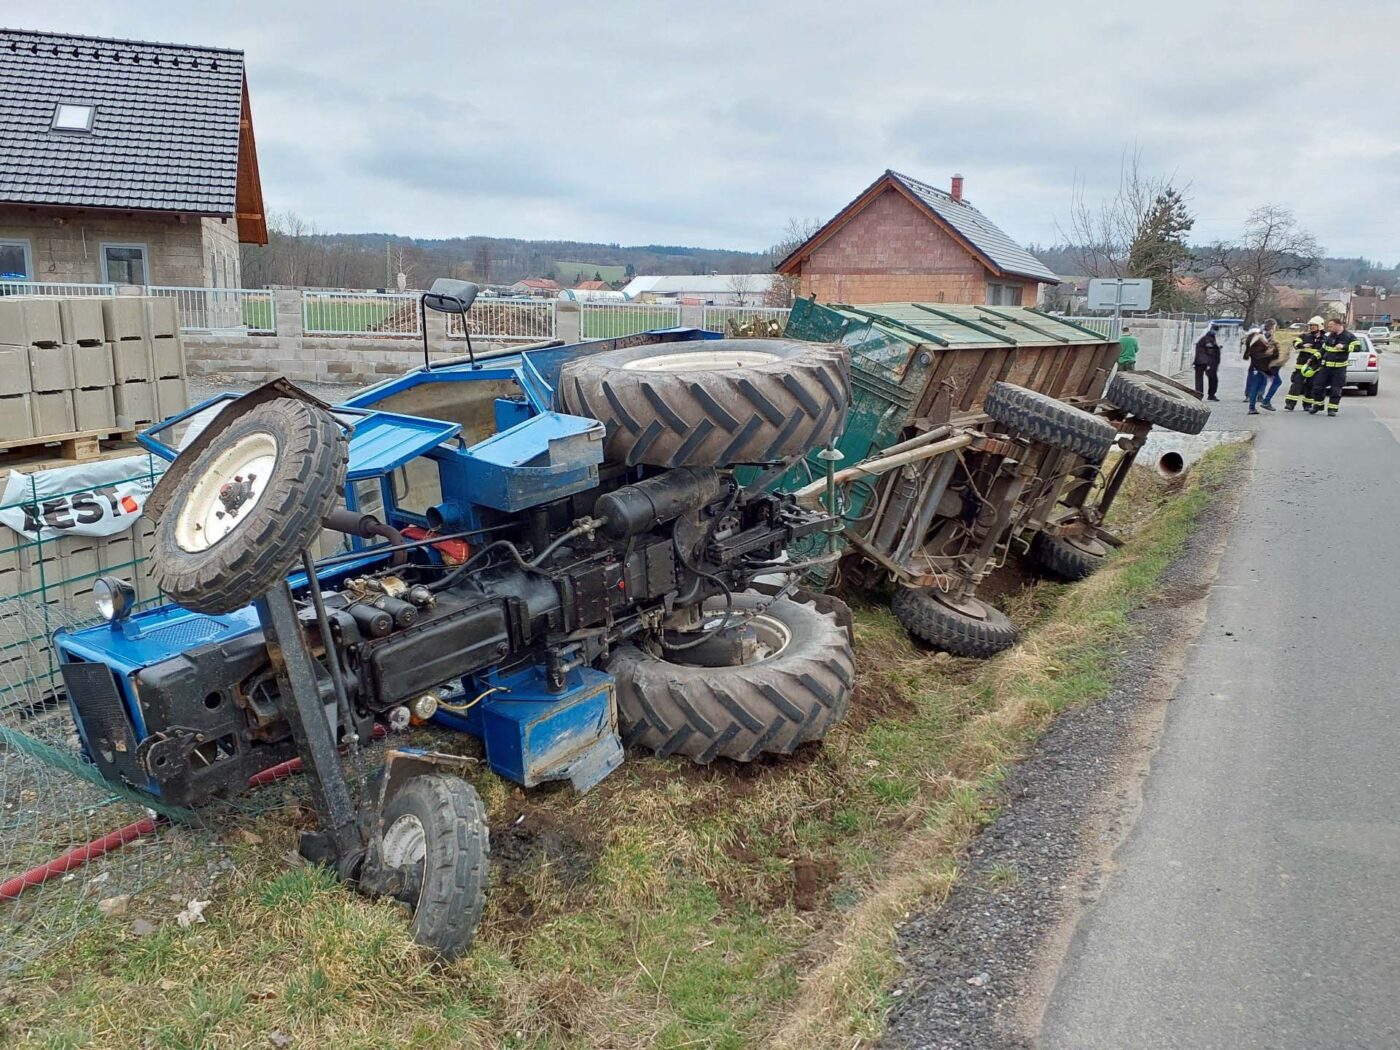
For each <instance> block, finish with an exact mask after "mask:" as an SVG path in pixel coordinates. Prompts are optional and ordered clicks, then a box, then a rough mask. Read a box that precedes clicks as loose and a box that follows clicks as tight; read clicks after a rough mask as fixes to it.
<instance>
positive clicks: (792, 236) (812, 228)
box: [763, 218, 822, 306]
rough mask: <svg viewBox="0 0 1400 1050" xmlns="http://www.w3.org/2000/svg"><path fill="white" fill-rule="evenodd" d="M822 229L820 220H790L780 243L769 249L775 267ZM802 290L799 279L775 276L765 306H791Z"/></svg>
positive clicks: (765, 297)
mask: <svg viewBox="0 0 1400 1050" xmlns="http://www.w3.org/2000/svg"><path fill="white" fill-rule="evenodd" d="M821 228H822V222H821V220H820V219H798V218H792V219H788V221H787V222H786V223H785V224H784V226H783V230H782V234H781V236H780V237H779V239H778V242H777V243H776V244H774V245H773V247H771V248H769V249H768V255H769V257H770V258H771V259H772V260H773V265H774V266H776V265H777V264H778V263H780V262H782V261H783V260H784V259H786V258H787V257H788V256H789V255H791V254H792V253H793V252H794V251H796V250H797V249H798V248H800V247H801V246H802V245H803V244H805V243H806V242H807V241H809V240H810V239H811V237H812V234H814V233H816V232H817V231H818V230H819V229H821ZM801 290H802V289H801V281H800V280H799V279H798V278H797V277H794V276H791V275H790V274H785V273H779V274H774V275H773V282H772V283H771V284H770V285H769V286H768V289H767V290H766V291H765V292H764V295H763V298H764V305H765V306H791V305H792V304H793V301H794V300H795V299H796V298H797V296H798V294H799V293H800V292H801Z"/></svg>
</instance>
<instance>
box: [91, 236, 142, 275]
mask: <svg viewBox="0 0 1400 1050" xmlns="http://www.w3.org/2000/svg"><path fill="white" fill-rule="evenodd" d="M108 248H140V249H141V269H142V270H143V271H145V277H146V281H145V283H146V284H150V283H151V249H150V247H149V246H148V245H145V244H138V243H136V242H134V241H102V242H101V243H100V244H99V245H98V246H97V251H98V253H99V255H100V257H101V259H102V283H103V284H115V283H116V282H115V281H113V280H112V278H111V277H109V276H108V274H107V249H108Z"/></svg>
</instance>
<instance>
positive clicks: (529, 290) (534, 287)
mask: <svg viewBox="0 0 1400 1050" xmlns="http://www.w3.org/2000/svg"><path fill="white" fill-rule="evenodd" d="M509 291H510V294H511V295H532V296H536V297H539V298H544V299H552V298H553V297H554V296H556V295H558V294H559V283H558V282H557V281H552V280H550V279H549V278H548V277H526V278H525V279H524V280H522V281H516V282H515V283H514V284H513V285H511V286H510V288H509Z"/></svg>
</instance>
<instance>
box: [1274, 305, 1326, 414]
mask: <svg viewBox="0 0 1400 1050" xmlns="http://www.w3.org/2000/svg"><path fill="white" fill-rule="evenodd" d="M1324 338H1325V334H1324V333H1323V331H1322V318H1321V317H1311V318H1309V319H1308V330H1307V331H1306V332H1304V333H1303V335H1302V336H1301V337H1300V338H1299V340H1298V345H1297V350H1298V356H1297V357H1295V358H1294V359H1293V376H1292V378H1291V379H1290V380H1289V383H1288V394H1287V396H1285V397H1284V399H1283V407H1284V408H1286V409H1287V410H1288V411H1290V412H1292V411H1293V410H1294V409H1295V408H1297V407H1298V402H1300V401H1301V402H1302V403H1303V407H1304V408H1309V407H1311V406H1312V403H1313V399H1312V380H1313V376H1315V375H1317V366H1318V364H1319V363H1320V362H1321V361H1322V340H1323V339H1324Z"/></svg>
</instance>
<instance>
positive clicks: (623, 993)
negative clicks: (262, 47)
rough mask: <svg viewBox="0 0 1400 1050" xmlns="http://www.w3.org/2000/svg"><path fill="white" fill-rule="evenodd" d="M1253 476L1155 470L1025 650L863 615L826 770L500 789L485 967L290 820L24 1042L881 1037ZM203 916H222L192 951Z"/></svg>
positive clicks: (707, 1043)
mask: <svg viewBox="0 0 1400 1050" xmlns="http://www.w3.org/2000/svg"><path fill="white" fill-rule="evenodd" d="M1237 454H1238V450H1231V449H1221V450H1217V451H1214V452H1212V453H1211V454H1210V455H1209V456H1208V457H1207V458H1206V459H1205V460H1204V461H1203V462H1202V464H1201V465H1200V466H1199V467H1198V468H1197V469H1196V470H1195V471H1194V472H1193V473H1192V475H1191V476H1190V479H1189V480H1188V481H1187V482H1186V483H1185V484H1184V485H1178V486H1176V487H1174V488H1172V489H1170V490H1169V489H1167V488H1165V487H1163V486H1162V485H1161V484H1160V483H1158V482H1156V481H1155V480H1151V479H1149V478H1148V476H1147V475H1146V474H1145V473H1142V472H1139V473H1140V474H1141V476H1137V477H1135V478H1134V481H1133V484H1132V488H1131V490H1129V491H1128V492H1127V493H1126V494H1125V496H1124V497H1122V498H1120V507H1121V508H1122V511H1123V513H1122V515H1121V517H1120V522H1119V523H1120V524H1122V525H1125V526H1126V527H1128V528H1130V529H1132V530H1133V532H1134V539H1133V541H1132V542H1131V543H1130V544H1129V545H1128V546H1127V547H1126V548H1124V550H1123V551H1122V552H1120V553H1119V554H1118V555H1117V556H1115V557H1114V558H1112V559H1111V560H1110V562H1109V564H1108V565H1107V566H1106V567H1105V568H1104V569H1103V570H1102V571H1101V572H1100V573H1099V574H1098V575H1097V576H1095V577H1093V578H1091V579H1090V580H1088V581H1086V582H1085V583H1082V584H1079V585H1076V586H1074V587H1064V586H1059V585H1052V584H1047V583H1039V582H1037V583H1031V584H1028V585H1026V586H1024V587H1022V588H1021V589H1020V590H1018V591H1015V592H1011V593H1009V594H1008V595H1007V597H1006V598H1005V599H1004V604H1005V605H1006V607H1007V608H1008V611H1010V612H1011V614H1012V616H1013V618H1014V619H1015V620H1016V621H1017V622H1018V624H1020V625H1021V626H1023V627H1024V628H1025V634H1024V641H1023V642H1022V644H1021V645H1019V646H1017V647H1016V649H1014V650H1012V651H1011V652H1009V653H1006V654H1003V655H1002V656H1001V657H999V658H997V659H995V660H992V661H990V662H987V663H977V662H974V661H967V660H958V659H953V658H950V657H948V656H946V655H943V654H935V653H929V652H925V651H922V650H920V649H918V648H916V647H915V646H914V645H912V644H911V643H910V641H909V639H908V637H907V636H906V635H905V634H904V632H903V631H902V630H901V629H900V628H899V626H898V625H897V624H896V623H895V621H894V620H893V618H892V617H891V616H890V615H889V613H888V611H887V610H886V609H885V608H884V607H883V605H882V604H879V603H878V602H876V601H871V602H868V603H865V604H859V603H858V607H857V623H858V626H857V647H858V664H859V668H860V670H859V683H858V693H857V697H856V701H855V703H854V705H853V710H852V715H851V718H850V719H849V721H848V722H847V723H846V724H845V725H844V726H842V727H840V728H839V729H838V730H837V731H835V732H833V734H832V735H831V737H830V738H829V739H828V740H827V741H826V743H825V744H824V745H823V746H821V747H811V748H808V749H804V750H803V751H801V752H800V753H799V754H797V755H794V756H791V757H790V758H786V759H782V760H774V761H772V762H767V763H755V764H753V765H750V766H737V765H732V764H728V765H716V766H713V767H709V768H704V769H698V768H695V767H692V766H689V765H685V764H683V763H680V762H677V761H671V760H659V759H653V758H644V757H640V756H634V757H633V758H632V760H630V761H629V762H628V763H627V764H626V765H625V766H624V767H623V768H622V769H621V770H619V771H618V773H616V774H614V775H613V776H612V777H610V778H608V780H606V781H605V782H604V783H603V784H602V785H600V786H599V788H598V789H596V790H595V791H593V792H591V793H590V794H588V795H585V796H583V797H582V798H579V797H575V796H574V795H572V794H570V793H569V792H568V791H567V790H564V789H560V790H550V791H538V790H537V791H532V792H529V793H525V792H521V791H519V790H515V789H512V788H511V787H510V786H509V785H506V784H504V783H503V782H501V781H499V780H498V779H496V778H494V777H493V776H491V775H490V774H489V773H486V772H484V771H483V772H481V773H480V774H479V775H476V776H475V777H474V778H473V779H474V781H475V782H476V784H477V787H478V789H479V790H480V791H481V792H482V794H483V797H484V798H485V800H486V803H487V807H488V811H489V812H490V813H491V815H492V846H493V862H494V865H495V871H494V875H493V883H492V887H491V892H490V901H489V905H488V913H487V916H486V919H485V921H484V923H483V927H482V930H481V934H480V937H479V939H478V942H477V946H476V949H475V950H474V951H473V953H472V954H471V956H470V957H469V958H466V959H464V960H462V961H460V962H458V963H456V964H454V965H452V966H447V967H440V966H435V965H433V964H431V963H430V962H428V961H426V960H424V959H423V958H422V957H421V956H420V955H419V953H418V952H417V951H416V950H415V949H414V948H413V946H412V945H411V944H410V943H409V942H408V941H407V939H406V937H405V933H404V924H403V921H402V917H401V915H400V913H399V912H398V911H397V910H396V908H395V907H394V906H393V905H391V904H388V903H385V902H375V901H370V900H366V899H363V898H360V897H357V896H355V895H353V894H351V893H348V892H346V891H345V890H343V889H342V888H341V887H339V886H337V885H336V884H335V883H334V882H333V881H332V880H331V879H329V878H328V877H327V876H325V875H324V874H322V873H320V872H317V871H314V870H310V869H307V868H302V867H295V866H291V865H289V863H288V861H287V860H286V858H285V854H286V853H287V852H288V851H289V850H291V849H292V848H293V845H294V842H295V835H296V832H297V831H298V830H299V829H300V828H302V827H305V826H307V824H308V822H309V819H310V818H309V814H308V813H307V812H306V811H305V810H304V809H303V808H301V807H300V806H299V805H298V804H297V803H296V799H295V796H294V795H289V796H288V801H287V804H286V806H285V807H284V808H282V809H281V810H278V811H274V812H271V813H267V814H265V815H263V816H261V817H258V818H249V819H248V820H246V821H245V822H243V823H241V824H240V825H239V826H237V827H231V828H230V829H229V831H228V834H227V835H226V837H225V838H226V841H225V844H224V846H223V849H222V850H221V851H220V854H219V856H218V857H216V858H206V859H204V860H202V861H191V863H190V864H189V865H188V867H187V869H186V870H185V871H184V872H182V873H181V875H180V876H179V877H178V878H177V880H176V882H175V884H174V885H173V886H166V887H163V888H162V890H161V893H160V894H158V895H155V896H149V895H148V896H146V897H141V898H139V899H133V900H132V901H131V902H130V904H129V906H128V907H127V909H126V911H125V913H124V914H122V915H121V916H118V917H113V918H110V919H107V920H104V921H103V922H101V923H100V924H99V925H98V926H96V927H95V928H94V929H92V930H91V931H89V932H87V933H85V934H83V935H81V936H79V937H78V938H77V939H75V940H74V941H72V942H71V943H70V944H68V945H66V946H64V947H63V948H62V949H61V950H59V951H58V952H56V953H54V954H52V955H50V956H48V957H47V958H45V959H44V960H42V961H41V962H39V963H37V964H34V965H33V966H31V967H30V968H29V969H28V970H26V971H25V972H23V973H22V974H19V975H17V976H14V977H12V978H10V979H9V980H8V982H7V983H6V984H5V985H4V987H3V988H0V1044H3V1045H6V1046H20V1047H46V1048H67V1047H155V1048H163V1047H171V1048H175V1047H205V1046H218V1047H260V1048H265V1047H268V1046H275V1047H283V1046H311V1045H319V1044H324V1043H327V1042H330V1041H334V1043H335V1044H336V1045H337V1046H338V1047H343V1048H351V1047H405V1046H423V1047H428V1046H433V1047H438V1046H490V1047H497V1046H499V1047H520V1048H524V1047H530V1048H535V1047H538V1048H547V1047H551V1048H552V1047H634V1046H635V1047H653V1046H654V1047H670V1048H677V1050H679V1048H681V1047H699V1046H704V1047H734V1048H738V1047H747V1046H778V1047H804V1048H805V1047H822V1046H844V1047H850V1046H852V1045H853V1044H856V1043H858V1042H860V1041H862V1040H865V1039H869V1038H871V1037H873V1036H874V1035H875V1034H877V1032H878V1030H879V1026H880V1019H881V1017H882V1015H883V1012H884V1008H885V1006H886V1005H887V1004H886V1000H885V989H886V988H887V987H888V985H889V983H890V980H891V978H892V977H893V976H894V974H895V971H896V964H895V961H894V958H893V953H892V948H893V923H894V922H895V921H897V920H898V919H899V918H901V917H902V916H903V914H904V913H905V912H906V911H907V910H908V909H909V908H910V907H912V906H914V905H915V904H916V903H918V902H919V901H920V900H924V899H930V898H931V899H933V900H935V901H936V900H937V899H939V897H940V896H941V895H942V894H944V893H946V891H947V890H948V888H949V887H950V886H951V885H952V884H953V882H954V880H955V879H956V877H957V859H958V856H959V854H960V852H961V850H962V849H963V847H964V846H965V845H966V843H967V842H968V840H969V839H970V837H971V836H972V835H974V834H975V833H976V831H977V830H978V828H979V827H981V826H982V825H983V824H984V823H986V822H987V821H988V820H990V819H991V818H992V817H993V816H994V815H995V806H996V797H997V796H996V786H997V783H998V781H999V779H1000V777H1001V774H1002V770H1003V769H1004V767H1005V765H1006V763H1008V762H1010V761H1012V760H1014V759H1015V758H1016V757H1017V756H1018V755H1020V754H1022V753H1023V752H1024V751H1025V750H1026V748H1028V747H1029V746H1030V744H1031V743H1032V742H1033V740H1034V738H1035V736H1036V735H1037V733H1038V732H1039V731H1040V730H1041V729H1043V728H1044V726H1045V725H1046V724H1047V722H1048V721H1049V720H1050V719H1051V718H1052V717H1053V716H1054V715H1055V713H1056V712H1058V711H1060V710H1063V709H1064V708H1066V707H1068V706H1071V705H1074V704H1080V703H1085V702H1090V701H1092V700H1094V699H1096V698H1098V697H1100V696H1102V695H1103V694H1104V693H1105V692H1106V691H1107V689H1108V688H1109V685H1110V682H1111V680H1112V677H1113V672H1114V668H1115V666H1116V664H1117V660H1118V657H1119V654H1120V653H1121V652H1122V649H1123V646H1124V645H1125V643H1126V642H1127V641H1128V640H1129V639H1130V635H1131V632H1132V627H1131V624H1130V621H1129V614H1130V613H1131V611H1132V610H1133V609H1134V608H1136V607H1137V606H1139V605H1140V604H1142V603H1143V602H1145V601H1147V600H1149V599H1150V598H1151V596H1152V594H1153V592H1154V590H1155V588H1156V587H1157V585H1158V583H1159V581H1160V578H1161V575H1162V572H1163V571H1164V570H1165V568H1166V567H1167V565H1168V564H1169V563H1170V561H1171V559H1172V558H1173V557H1174V556H1175V554H1176V553H1177V552H1178V551H1179V550H1180V549H1181V548H1182V546H1183V544H1184V543H1185V542H1186V540H1187V537H1188V536H1189V534H1190V530H1191V527H1192V524H1193V523H1194V521H1195V519H1196V517H1197V515H1198V514H1199V513H1200V511H1201V510H1202V509H1203V508H1204V507H1205V506H1206V504H1207V503H1208V502H1209V500H1210V499H1211V494H1212V491H1213V490H1214V487H1215V486H1216V485H1217V484H1218V481H1219V478H1220V477H1221V474H1222V471H1223V469H1224V468H1225V465H1226V464H1227V463H1228V462H1229V461H1230V460H1231V459H1232V458H1233V457H1234V456H1235V455H1237ZM454 739H456V740H458V741H459V743H460V744H461V746H466V742H465V741H462V740H461V738H454ZM1008 877H1010V876H1008ZM172 891H178V892H172ZM191 896H198V897H199V899H209V900H211V901H212V903H211V904H210V905H209V906H208V908H207V909H206V910H205V912H204V917H205V920H206V921H205V922H203V923H195V924H192V925H190V926H188V927H181V926H179V925H178V924H177V923H176V922H175V919H174V916H175V913H176V912H178V911H179V910H180V909H181V908H182V907H183V906H184V904H185V903H186V901H187V899H189V898H190V897H191Z"/></svg>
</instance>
